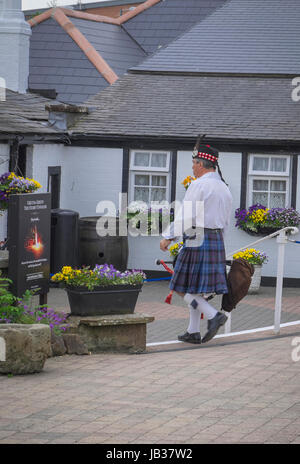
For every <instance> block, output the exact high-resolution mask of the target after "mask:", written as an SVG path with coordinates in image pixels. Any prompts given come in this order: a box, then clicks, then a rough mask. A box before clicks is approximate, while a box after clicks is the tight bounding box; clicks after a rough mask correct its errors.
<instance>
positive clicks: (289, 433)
mask: <svg viewBox="0 0 300 464" xmlns="http://www.w3.org/2000/svg"><path fill="white" fill-rule="evenodd" d="M297 328H298V332H297V330H296V328H295V327H287V328H284V329H282V331H281V334H280V336H274V335H273V336H270V334H269V333H267V332H264V333H260V334H251V335H247V337H245V336H243V337H242V336H235V337H233V338H232V339H231V340H230V341H226V342H224V340H222V339H221V338H219V339H218V340H216V339H215V340H212V341H211V342H210V344H207V345H203V346H201V345H200V346H196V347H195V346H191V345H187V344H184V345H180V346H181V347H184V349H183V348H176V349H174V345H173V349H172V346H171V345H169V346H168V348H167V349H166V350H165V351H162V350H158V348H150V349H148V350H147V353H146V354H142V355H126V354H113V353H111V354H110V353H106V354H97V355H90V356H75V355H65V356H62V357H56V358H50V359H48V360H47V362H46V365H45V368H44V370H43V372H41V373H40V374H34V375H28V376H14V377H7V376H1V378H0V385H1V397H0V411H1V414H0V443H1V444H4V443H11V444H17V443H36V444H38V443H41V444H42V443H52V444H58V443H86V444H89V443H101V444H118V443H119V444H130V443H131V444H133V443H134V444H143V443H150V444H162V443H170V444H201V443H245V444H246V443H291V444H292V443H300V419H299V417H300V414H299V413H300V391H299V383H300V369H299V366H300V361H298V362H294V361H293V360H292V357H291V353H292V349H293V347H292V344H291V343H292V340H293V339H294V337H295V336H298V337H299V335H300V327H299V326H297ZM177 346H178V345H177Z"/></svg>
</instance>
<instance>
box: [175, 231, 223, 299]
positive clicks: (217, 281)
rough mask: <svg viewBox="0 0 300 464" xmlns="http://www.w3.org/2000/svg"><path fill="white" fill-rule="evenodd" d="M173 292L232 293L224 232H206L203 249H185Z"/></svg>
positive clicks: (179, 258)
mask: <svg viewBox="0 0 300 464" xmlns="http://www.w3.org/2000/svg"><path fill="white" fill-rule="evenodd" d="M170 289H171V290H175V291H177V292H182V293H216V294H223V293H228V289H227V283H226V264H225V248H224V242H223V234H222V231H220V230H205V232H204V240H203V243H202V245H201V246H199V247H187V246H185V245H184V246H183V248H182V249H181V250H180V252H179V254H178V257H177V260H176V264H175V267H174V274H173V276H172V279H171V281H170Z"/></svg>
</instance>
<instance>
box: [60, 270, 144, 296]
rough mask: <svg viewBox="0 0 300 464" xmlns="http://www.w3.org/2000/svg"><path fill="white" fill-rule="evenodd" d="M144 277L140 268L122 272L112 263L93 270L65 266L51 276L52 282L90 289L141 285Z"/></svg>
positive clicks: (64, 285)
mask: <svg viewBox="0 0 300 464" xmlns="http://www.w3.org/2000/svg"><path fill="white" fill-rule="evenodd" d="M144 279H146V275H145V274H144V273H143V272H142V271H140V270H136V269H133V270H132V271H128V270H127V271H124V272H121V271H118V270H117V269H115V268H114V266H113V265H112V264H111V265H109V264H102V265H100V264H96V266H95V268H94V269H93V270H91V269H89V267H85V268H82V269H73V268H72V267H71V266H64V267H63V268H62V270H61V272H58V273H56V274H54V275H53V276H52V277H51V280H52V282H58V283H59V284H60V285H61V286H62V287H86V288H88V290H90V291H92V290H93V289H94V288H95V287H99V286H104V287H106V286H110V285H140V284H142V283H143V281H144Z"/></svg>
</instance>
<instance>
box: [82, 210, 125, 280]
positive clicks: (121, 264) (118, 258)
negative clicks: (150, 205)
mask: <svg viewBox="0 0 300 464" xmlns="http://www.w3.org/2000/svg"><path fill="white" fill-rule="evenodd" d="M99 218H100V216H90V217H82V218H80V219H79V255H80V264H81V266H90V267H91V269H93V268H94V266H95V265H96V264H105V263H106V264H112V265H113V266H114V267H115V268H116V269H118V270H120V271H125V270H126V269H127V260H128V237H127V236H119V235H118V234H119V218H113V219H115V220H116V222H117V227H116V230H117V235H116V236H112V235H106V236H104V237H101V236H99V235H98V233H97V229H96V225H97V221H98V219H99ZM107 219H108V220H109V219H112V218H107Z"/></svg>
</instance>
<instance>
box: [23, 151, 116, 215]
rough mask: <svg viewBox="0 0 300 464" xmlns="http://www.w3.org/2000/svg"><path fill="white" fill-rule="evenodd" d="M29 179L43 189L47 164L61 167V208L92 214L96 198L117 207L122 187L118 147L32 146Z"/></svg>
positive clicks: (45, 187)
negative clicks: (31, 164)
mask: <svg viewBox="0 0 300 464" xmlns="http://www.w3.org/2000/svg"><path fill="white" fill-rule="evenodd" d="M32 156H33V161H32V162H33V170H32V175H33V178H34V179H36V180H37V181H38V182H40V183H41V184H42V187H43V188H42V190H40V191H41V192H42V191H43V192H46V191H47V181H48V166H61V201H60V207H61V208H62V209H71V210H74V211H77V212H78V213H79V215H80V216H96V215H97V214H96V206H97V204H98V202H99V201H103V200H110V201H112V202H114V203H115V204H116V208H117V209H118V208H119V206H118V201H119V192H121V189H122V156H123V151H122V150H121V149H112V148H110V149H106V148H82V147H69V146H63V145H35V146H34V148H33V155H32Z"/></svg>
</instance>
